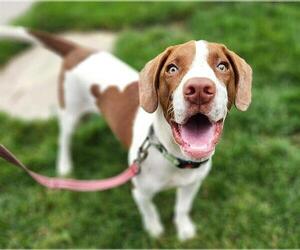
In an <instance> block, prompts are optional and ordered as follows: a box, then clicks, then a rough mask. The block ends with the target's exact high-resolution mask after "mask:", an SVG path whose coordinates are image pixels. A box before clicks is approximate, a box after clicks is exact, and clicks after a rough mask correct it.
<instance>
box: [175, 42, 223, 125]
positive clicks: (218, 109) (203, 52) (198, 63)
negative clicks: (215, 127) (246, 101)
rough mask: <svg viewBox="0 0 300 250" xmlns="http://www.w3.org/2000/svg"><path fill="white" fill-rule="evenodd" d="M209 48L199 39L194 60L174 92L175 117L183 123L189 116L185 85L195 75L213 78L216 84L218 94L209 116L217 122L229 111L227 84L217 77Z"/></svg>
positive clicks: (178, 121)
mask: <svg viewBox="0 0 300 250" xmlns="http://www.w3.org/2000/svg"><path fill="white" fill-rule="evenodd" d="M208 53H209V51H208V48H207V42H205V41H202V40H201V41H197V42H196V55H195V58H194V61H193V63H192V65H191V67H190V69H189V70H188V72H187V73H186V74H185V76H184V77H183V78H182V80H181V82H180V84H179V86H178V87H177V89H176V90H175V91H174V94H173V107H174V118H175V121H176V122H177V123H179V124H181V123H182V122H183V121H184V120H185V118H186V117H187V103H186V101H185V100H184V96H183V86H184V84H185V83H186V82H187V80H189V79H190V78H193V77H205V78H208V79H210V80H212V81H213V82H214V83H215V84H216V95H215V98H214V100H213V104H212V109H211V111H210V112H209V114H208V117H209V118H210V119H211V120H212V121H214V122H216V121H218V120H220V119H222V118H225V116H226V113H227V101H228V100H227V90H226V87H225V84H224V83H222V82H220V80H219V79H218V78H217V77H216V75H215V73H214V71H213V69H212V68H211V67H210V66H209V64H208V61H207V59H208Z"/></svg>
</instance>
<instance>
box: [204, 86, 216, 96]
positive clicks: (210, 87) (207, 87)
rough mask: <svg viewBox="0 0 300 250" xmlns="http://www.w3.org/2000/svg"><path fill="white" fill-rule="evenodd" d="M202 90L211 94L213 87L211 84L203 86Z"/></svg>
mask: <svg viewBox="0 0 300 250" xmlns="http://www.w3.org/2000/svg"><path fill="white" fill-rule="evenodd" d="M203 92H204V93H205V94H207V95H213V94H214V93H215V91H214V88H213V87H212V86H205V87H204V88H203Z"/></svg>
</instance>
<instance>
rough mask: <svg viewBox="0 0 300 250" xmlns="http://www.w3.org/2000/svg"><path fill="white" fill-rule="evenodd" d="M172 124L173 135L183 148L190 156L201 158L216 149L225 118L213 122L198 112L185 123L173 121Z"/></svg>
mask: <svg viewBox="0 0 300 250" xmlns="http://www.w3.org/2000/svg"><path fill="white" fill-rule="evenodd" d="M171 126H172V132H173V137H174V139H175V141H176V142H177V143H178V144H179V146H180V147H181V149H182V150H183V151H184V152H185V153H186V154H187V155H188V156H190V157H192V158H194V159H201V158H206V157H208V156H209V155H210V154H211V153H212V152H213V151H214V149H215V145H216V144H217V142H218V140H219V138H220V136H221V133H222V130H223V119H222V120H220V121H218V122H211V121H210V120H209V119H208V117H207V116H205V115H203V114H201V113H198V114H196V115H193V116H191V117H190V118H189V119H188V120H187V121H186V122H185V123H184V124H178V123H175V122H172V125H171Z"/></svg>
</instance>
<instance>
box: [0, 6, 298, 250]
mask: <svg viewBox="0 0 300 250" xmlns="http://www.w3.org/2000/svg"><path fill="white" fill-rule="evenodd" d="M101 4H102V5H103V6H102V7H101V8H107V9H106V10H107V11H106V12H105V14H104V12H103V13H102V14H99V13H98V10H96V7H95V8H94V7H91V6H96V5H98V3H93V4H83V3H78V6H79V5H80V6H81V7H80V8H79V7H77V5H76V6H74V8H72V7H70V5H69V4H66V3H55V4H54V3H53V4H47V3H39V4H38V5H37V7H35V8H37V9H38V10H39V11H31V12H29V13H28V14H27V15H25V17H24V19H22V18H21V19H20V20H19V21H18V22H19V23H20V24H22V22H24V23H23V24H26V25H28V26H32V27H35V28H39V27H41V28H45V29H47V30H52V31H56V30H64V29H68V28H70V29H71V28H76V29H87V28H89V29H90V28H92V29H95V28H98V27H99V28H109V29H114V30H115V29H121V28H126V29H125V30H121V34H120V37H119V39H118V41H117V44H116V47H115V53H116V54H117V55H118V56H119V57H121V58H122V59H123V60H125V61H127V62H128V63H129V64H130V65H132V66H134V67H136V68H138V69H141V68H142V66H143V65H144V64H145V62H146V61H147V60H149V59H150V58H152V57H153V56H155V55H157V53H159V52H160V51H161V50H163V49H164V48H165V47H166V46H169V45H171V44H176V43H179V42H183V41H187V40H189V39H206V40H210V41H217V42H223V43H225V44H226V45H227V46H228V47H229V48H231V49H232V50H234V51H237V52H239V53H240V54H241V56H243V57H245V58H246V60H247V61H248V62H249V63H250V64H251V65H252V67H253V70H254V82H253V86H254V89H253V103H252V105H251V108H250V109H249V111H247V112H246V113H243V112H238V111H236V110H235V109H232V110H231V111H230V114H229V116H228V119H227V121H226V125H225V131H224V135H223V138H222V141H221V143H220V144H219V146H218V147H217V152H216V155H215V156H214V166H213V169H212V172H211V173H210V175H209V176H208V178H207V179H206V180H205V182H204V183H203V186H202V188H201V190H200V192H199V195H198V197H197V198H196V199H195V204H194V207H193V212H192V216H193V219H194V221H195V222H196V224H197V229H198V234H197V237H196V238H195V239H193V240H191V241H188V242H186V243H180V242H178V240H177V239H176V232H175V229H174V225H173V224H172V215H173V205H174V191H168V192H163V193H161V194H159V195H158V197H157V198H156V199H155V202H156V203H157V205H158V207H159V210H160V212H161V216H162V220H163V222H164V224H165V226H166V234H165V235H164V236H163V237H162V238H161V239H159V240H152V239H150V238H149V237H148V236H147V234H146V233H145V232H144V231H143V229H142V225H141V220H140V216H139V213H138V211H137V209H136V207H135V204H134V202H133V200H132V198H131V195H130V185H126V186H124V187H122V188H118V189H114V190H110V191H106V192H98V193H71V192H60V191H49V190H46V189H44V188H42V187H40V186H38V185H37V184H35V183H33V182H32V181H31V180H30V179H29V178H28V177H26V176H25V175H24V173H22V172H21V171H19V170H17V169H14V168H12V167H9V166H7V164H6V163H4V162H2V161H1V162H0V210H1V213H0V227H1V234H0V247H2V248H26V247H27V248H299V247H300V237H299V235H300V223H299V222H300V195H299V190H300V181H299V175H300V168H299V165H300V154H299V146H300V117H299V115H298V113H299V112H300V108H299V107H300V98H299V96H300V87H299V81H300V73H299V67H298V60H299V58H300V45H299V42H298V41H299V40H300V30H299V29H300V28H299V21H300V5H298V4H295V3H294V4H282V3H281V4H279V3H267V4H265V3H263V4H262V3H255V4H254V3H243V4H241V3H201V4H199V3H197V4H196V3H195V6H196V7H195V6H194V5H193V4H194V3H188V4H187V5H185V4H182V3H157V5H155V4H153V6H152V7H151V8H153V9H151V11H149V13H151V14H149V13H148V12H147V15H146V16H143V14H141V13H143V12H144V13H145V12H146V10H149V8H150V7H149V4H148V3H145V4H141V3H137V6H139V7H138V8H137V9H136V11H135V13H137V14H136V16H135V15H130V17H126V16H127V15H128V13H131V11H132V3H127V4H125V3H123V4H120V5H118V4H116V3H111V4H108V5H107V6H106V7H104V6H105V4H104V3H101ZM101 4H100V3H99V6H100V5H101ZM160 4H162V5H163V4H164V7H165V8H167V10H165V9H162V8H159V7H155V6H160ZM66 5H67V6H69V9H70V13H72V14H66V12H65V13H64V14H66V16H67V17H64V15H63V14H62V13H63V12H62V10H61V9H64V8H66V7H65V6H66ZM191 6H192V7H191ZM37 9H36V10H37ZM54 9H56V11H54ZM171 10H172V11H171ZM175 10H176V11H179V12H178V13H182V14H181V15H179V14H178V16H179V17H180V18H178V19H177V15H176V12H175ZM169 11H170V12H169ZM96 12H97V13H96ZM41 13H43V15H44V16H45V19H43V15H42V14H41ZM74 13H79V14H77V17H84V18H85V19H84V22H82V24H78V23H79V21H78V20H76V18H74V17H76V14H74ZM86 13H88V14H86ZM116 13H118V14H116ZM166 13H173V14H166ZM186 13H188V15H187V14H186ZM50 14H51V15H53V18H52V19H53V26H52V24H51V23H52V22H46V21H45V20H47V19H48V18H46V17H47V16H49V15H50ZM98 15H99V16H98ZM70 16H71V17H70ZM95 17H97V18H95ZM64 18H66V20H72V21H69V22H63V21H64ZM127 18H128V19H127ZM52 19H51V20H52ZM58 20H59V21H58ZM95 20H102V21H101V22H102V24H103V25H102V26H100V25H99V26H97V24H96V23H97V22H96V21H95ZM178 20H180V23H178ZM81 21H82V20H81ZM161 22H163V24H162V23H161ZM44 23H45V24H44ZM104 23H106V24H105V25H107V26H104ZM174 23H176V24H177V25H175V24H174ZM43 25H47V26H43ZM1 46H2V45H1ZM0 48H1V54H2V48H3V47H0ZM0 121H1V122H0V138H1V143H3V144H5V145H7V147H8V148H10V149H11V150H12V151H13V152H15V153H16V154H17V155H18V156H19V157H20V159H22V160H23V161H24V162H25V163H26V164H28V165H29V166H31V168H32V169H34V170H37V171H39V172H40V173H44V174H49V175H54V174H55V169H54V165H55V159H56V151H57V135H58V127H57V121H56V120H55V119H52V120H49V121H45V122H40V121H35V122H30V123H28V122H22V121H19V120H16V119H13V118H10V117H9V116H7V115H5V114H2V115H0ZM112 149H114V152H113V153H112ZM72 151H73V155H74V162H75V171H74V173H73V176H74V177H77V178H104V177H108V176H112V175H114V174H116V173H118V172H120V171H121V170H122V169H124V168H125V165H126V152H125V151H124V150H123V149H122V148H121V147H120V146H119V144H118V142H117V141H116V140H115V139H114V138H113V137H112V136H111V134H110V133H109V129H108V128H107V126H106V124H105V122H104V121H103V120H101V119H99V118H98V117H97V116H92V117H91V118H89V119H88V120H87V121H85V122H84V123H83V124H82V125H81V126H80V127H79V129H78V130H77V131H76V134H75V135H74V143H73V149H72Z"/></svg>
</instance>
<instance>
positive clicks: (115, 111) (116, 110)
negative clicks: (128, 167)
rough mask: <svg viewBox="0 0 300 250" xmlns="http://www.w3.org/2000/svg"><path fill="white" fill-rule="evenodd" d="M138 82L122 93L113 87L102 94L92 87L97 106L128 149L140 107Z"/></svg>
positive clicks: (97, 87) (97, 88) (95, 87)
mask: <svg viewBox="0 0 300 250" xmlns="http://www.w3.org/2000/svg"><path fill="white" fill-rule="evenodd" d="M138 88H139V86H138V82H133V83H130V84H129V85H128V86H126V88H125V89H124V90H123V91H122V92H121V91H120V90H119V89H118V87H116V86H111V87H109V88H107V89H106V90H105V91H104V92H101V91H100V89H99V86H98V85H97V84H94V85H92V86H91V93H92V95H93V96H94V97H95V98H96V103H97V106H98V107H99V109H100V111H101V114H102V115H103V117H104V118H105V120H106V121H107V123H108V125H109V127H110V128H111V130H112V131H113V133H114V135H115V136H116V137H117V138H118V139H119V140H120V141H121V143H122V144H123V145H124V146H125V147H126V148H127V149H128V148H129V147H130V145H131V141H132V134H133V121H134V118H135V115H136V112H137V109H138V106H139V95H138V94H139V93H138V92H139V89H138Z"/></svg>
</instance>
